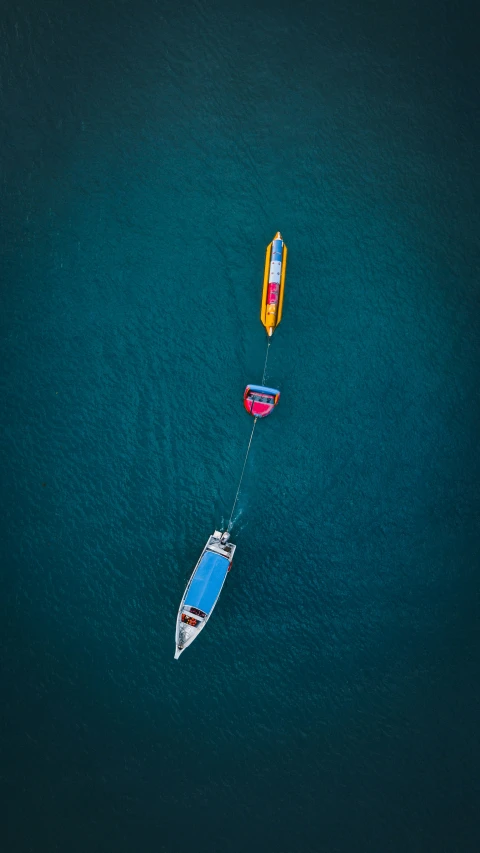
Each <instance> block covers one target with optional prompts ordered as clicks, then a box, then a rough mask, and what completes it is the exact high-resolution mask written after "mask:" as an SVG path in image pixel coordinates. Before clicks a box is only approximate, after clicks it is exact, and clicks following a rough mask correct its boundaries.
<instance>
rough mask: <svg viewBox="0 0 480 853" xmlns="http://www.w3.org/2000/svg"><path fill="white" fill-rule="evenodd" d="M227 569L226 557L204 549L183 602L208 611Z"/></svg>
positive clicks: (215, 598)
mask: <svg viewBox="0 0 480 853" xmlns="http://www.w3.org/2000/svg"><path fill="white" fill-rule="evenodd" d="M227 571H228V559H227V557H222V555H221V554H214V553H213V551H205V553H204V555H203V557H202V559H201V560H200V563H199V565H198V568H197V571H196V572H195V574H194V576H193V580H192V583H191V584H190V589H189V590H188V593H187V597H186V599H185V604H188V605H189V606H190V607H198V609H199V610H203V612H204V613H210V611H211V609H212V607H213V605H214V604H215V602H216V600H217V596H218V593H219V592H220V590H221V588H222V583H223V581H224V580H225V575H226V574H227Z"/></svg>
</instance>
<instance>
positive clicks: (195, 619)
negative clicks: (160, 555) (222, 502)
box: [175, 530, 237, 660]
mask: <svg viewBox="0 0 480 853" xmlns="http://www.w3.org/2000/svg"><path fill="white" fill-rule="evenodd" d="M229 539H230V534H229V533H227V532H226V531H225V533H222V531H221V530H215V532H214V533H213V536H209V538H208V542H207V544H206V545H205V548H204V549H203V551H202V553H201V554H200V558H199V560H198V563H197V565H196V566H195V568H194V570H193V574H192V576H191V578H190V580H189V582H188V584H187V588H186V590H185V592H184V594H183V598H182V600H181V602H180V607H179V608H178V615H177V627H176V630H175V660H178V658H179V657H180V655H181V654H182V652H183V651H185V649H186V648H187V646H190V645H191V643H193V641H194V640H195V638H196V637H198V635H199V633H200V631H202V630H203V628H204V627H205V625H206V624H207V622H208V620H209V618H210V616H211V615H212V612H213V609H214V607H215V605H216V603H217V601H218V598H219V595H220V593H221V591H222V587H223V584H224V583H225V580H226V577H227V574H228V572H229V571H230V568H231V565H232V560H233V555H234V553H235V548H236V547H237V546H236V545H234V544H233V542H230V541H229Z"/></svg>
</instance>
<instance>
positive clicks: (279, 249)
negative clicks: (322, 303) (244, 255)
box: [260, 231, 287, 337]
mask: <svg viewBox="0 0 480 853" xmlns="http://www.w3.org/2000/svg"><path fill="white" fill-rule="evenodd" d="M286 271H287V247H286V245H285V243H284V242H283V238H282V235H281V234H280V231H277V233H276V234H275V237H274V238H273V240H272V242H271V243H269V245H268V246H267V254H266V257H265V274H264V276H263V293H262V308H261V311H260V319H261V321H262V323H263V325H264V326H265V329H266V331H267V335H268V336H269V337H271V335H273V332H274V330H275V329H276V328H277V326H278V324H279V322H280V320H281V319H282V309H283V294H284V291H285V273H286Z"/></svg>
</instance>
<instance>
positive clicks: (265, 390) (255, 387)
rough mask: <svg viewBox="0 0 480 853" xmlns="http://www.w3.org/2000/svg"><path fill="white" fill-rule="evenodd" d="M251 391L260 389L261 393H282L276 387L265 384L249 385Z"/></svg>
mask: <svg viewBox="0 0 480 853" xmlns="http://www.w3.org/2000/svg"><path fill="white" fill-rule="evenodd" d="M248 387H249V388H250V391H258V392H259V393H260V394H262V393H263V394H273V396H275V394H280V391H277V389H276V388H267V387H266V386H265V385H249V386H248Z"/></svg>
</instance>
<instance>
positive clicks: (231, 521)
mask: <svg viewBox="0 0 480 853" xmlns="http://www.w3.org/2000/svg"><path fill="white" fill-rule="evenodd" d="M270 343H271V339H270V338H268V340H267V354H266V356H265V364H264V365H263V376H262V385H264V384H265V376H266V373H267V361H268V352H269V349H270ZM257 420H258V418H254V421H253V427H252V431H251V433H250V440H249V442H248V447H247V452H246V454H245V459H244V460H243V468H242V473H241V474H240V480H239V481H238V488H237V493H236V495H235V500H234V502H233V506H232V511H231V513H230V519H229V522H228V527H227V532H228V533H230V530H231V529H232V525H233V520H232V519H233V513H234V512H235V507H236V505H237V501H238V496H239V494H240V487H241V485H242V480H243V475H244V473H245V467H246V464H247V459H248V454H249V453H250V446H251V444H252V438H253V433H254V432H255V427H256V425H257Z"/></svg>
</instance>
